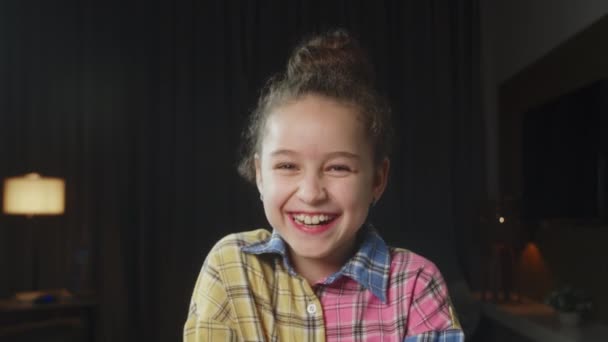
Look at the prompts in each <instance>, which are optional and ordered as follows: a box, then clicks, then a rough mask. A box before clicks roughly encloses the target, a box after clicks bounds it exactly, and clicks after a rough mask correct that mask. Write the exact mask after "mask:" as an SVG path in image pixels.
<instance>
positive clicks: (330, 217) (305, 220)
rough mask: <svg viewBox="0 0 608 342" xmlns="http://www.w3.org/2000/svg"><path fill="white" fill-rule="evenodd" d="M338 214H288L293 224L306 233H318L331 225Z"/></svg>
mask: <svg viewBox="0 0 608 342" xmlns="http://www.w3.org/2000/svg"><path fill="white" fill-rule="evenodd" d="M338 216H339V215H335V214H302V213H299V214H290V215H289V217H290V218H291V221H292V222H293V224H294V226H295V227H296V228H297V229H299V230H300V231H302V232H305V233H307V234H320V233H322V232H324V231H326V230H328V229H329V228H331V227H332V226H333V224H332V223H333V222H334V221H335V220H336V218H337V217H338Z"/></svg>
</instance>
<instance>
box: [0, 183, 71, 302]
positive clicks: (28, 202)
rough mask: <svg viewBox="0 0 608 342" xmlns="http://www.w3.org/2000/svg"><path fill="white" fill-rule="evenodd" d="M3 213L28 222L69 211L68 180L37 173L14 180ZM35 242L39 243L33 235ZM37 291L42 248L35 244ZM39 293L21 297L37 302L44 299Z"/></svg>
mask: <svg viewBox="0 0 608 342" xmlns="http://www.w3.org/2000/svg"><path fill="white" fill-rule="evenodd" d="M3 189H4V191H3V201H2V203H3V206H2V211H3V212H4V213H5V214H7V215H23V216H26V217H27V218H32V217H34V216H40V215H61V214H63V213H64V211H65V180H63V179H61V178H55V177H42V176H41V175H40V174H37V173H28V174H26V175H23V176H17V177H10V178H6V179H5V180H4V187H3ZM32 240H37V239H35V238H34V236H33V234H32ZM32 249H33V268H34V269H33V275H32V277H33V278H32V279H33V290H39V289H38V286H39V284H38V271H39V264H38V263H39V261H38V252H39V251H38V245H37V244H36V243H35V241H32ZM42 294H43V293H41V292H39V291H34V292H28V293H27V294H26V293H21V295H22V297H31V299H34V298H35V297H38V296H40V295H42Z"/></svg>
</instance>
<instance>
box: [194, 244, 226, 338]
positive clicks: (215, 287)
mask: <svg viewBox="0 0 608 342" xmlns="http://www.w3.org/2000/svg"><path fill="white" fill-rule="evenodd" d="M216 264H217V263H216V262H214V254H213V250H212V251H211V252H210V253H209V256H208V257H207V260H205V263H204V264H203V268H202V269H201V272H200V274H199V277H198V279H197V281H196V285H195V286H194V291H193V293H192V298H191V300H190V308H189V310H188V318H187V319H186V323H185V324H184V335H183V336H184V342H202V341H238V335H237V332H236V331H235V330H234V329H233V328H231V325H232V324H231V316H232V314H231V309H230V303H229V300H228V296H227V294H226V291H225V289H224V286H223V283H222V281H221V277H220V272H219V271H218V265H216Z"/></svg>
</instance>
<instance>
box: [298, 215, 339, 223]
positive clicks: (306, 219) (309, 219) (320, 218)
mask: <svg viewBox="0 0 608 342" xmlns="http://www.w3.org/2000/svg"><path fill="white" fill-rule="evenodd" d="M293 218H294V219H296V220H297V221H299V222H301V223H304V224H307V225H316V224H319V223H322V222H325V221H328V220H329V219H330V217H329V216H327V215H313V216H308V215H304V214H297V215H294V216H293Z"/></svg>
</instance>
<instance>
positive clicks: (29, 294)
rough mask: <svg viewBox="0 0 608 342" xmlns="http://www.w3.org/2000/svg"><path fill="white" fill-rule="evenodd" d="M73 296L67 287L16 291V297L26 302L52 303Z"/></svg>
mask: <svg viewBox="0 0 608 342" xmlns="http://www.w3.org/2000/svg"><path fill="white" fill-rule="evenodd" d="M69 297H72V294H71V293H70V292H69V291H68V290H66V289H54V290H39V291H21V292H17V293H15V299H17V300H18V301H20V302H24V303H52V302H55V301H57V299H61V298H69Z"/></svg>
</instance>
